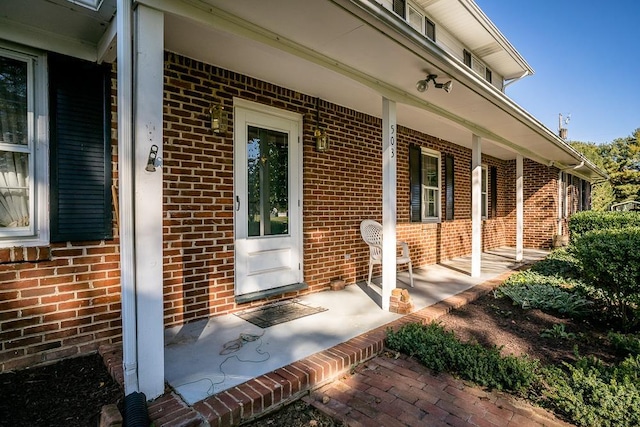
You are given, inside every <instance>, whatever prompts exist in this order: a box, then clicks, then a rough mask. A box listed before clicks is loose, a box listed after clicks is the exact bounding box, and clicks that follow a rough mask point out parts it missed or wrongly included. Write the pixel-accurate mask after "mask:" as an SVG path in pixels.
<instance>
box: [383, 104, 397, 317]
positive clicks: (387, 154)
mask: <svg viewBox="0 0 640 427" xmlns="http://www.w3.org/2000/svg"><path fill="white" fill-rule="evenodd" d="M397 163H398V147H397V123H396V103H395V102H393V101H391V100H389V99H387V98H382V235H383V236H384V238H383V239H382V309H383V310H385V311H389V302H390V299H391V291H392V290H393V289H395V288H396V280H397V272H396V268H397V264H396V256H397V255H396V221H397V176H396V174H397Z"/></svg>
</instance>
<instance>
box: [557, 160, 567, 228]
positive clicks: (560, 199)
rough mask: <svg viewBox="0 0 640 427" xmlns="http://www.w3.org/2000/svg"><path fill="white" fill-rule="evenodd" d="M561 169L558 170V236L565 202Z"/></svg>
mask: <svg viewBox="0 0 640 427" xmlns="http://www.w3.org/2000/svg"><path fill="white" fill-rule="evenodd" d="M563 176H564V175H563V173H562V171H559V172H558V220H557V223H558V225H557V229H558V236H562V232H563V230H562V228H563V227H562V218H563V216H564V209H563V208H564V204H565V203H566V199H565V194H564V180H563V179H562V177H563Z"/></svg>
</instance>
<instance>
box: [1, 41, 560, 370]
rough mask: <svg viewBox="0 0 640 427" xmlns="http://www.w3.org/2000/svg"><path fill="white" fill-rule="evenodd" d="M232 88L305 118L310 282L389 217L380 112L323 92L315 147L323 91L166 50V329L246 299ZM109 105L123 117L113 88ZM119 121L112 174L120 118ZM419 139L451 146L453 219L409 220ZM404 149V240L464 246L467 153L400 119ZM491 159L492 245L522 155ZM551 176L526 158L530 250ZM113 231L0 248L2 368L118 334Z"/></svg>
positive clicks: (545, 219) (426, 256) (488, 232)
mask: <svg viewBox="0 0 640 427" xmlns="http://www.w3.org/2000/svg"><path fill="white" fill-rule="evenodd" d="M114 87H115V80H114ZM233 97H239V98H243V99H247V100H250V101H254V102H259V103H262V104H265V105H269V106H273V107H277V108H281V109H285V110H288V111H293V112H296V113H299V114H301V115H302V116H303V120H304V123H303V170H304V172H303V185H304V188H303V192H304V194H303V196H304V207H303V215H304V226H303V243H304V277H305V281H306V282H307V283H308V284H309V290H308V291H306V292H314V291H320V290H323V289H327V288H328V286H329V283H330V281H331V280H332V279H334V278H342V279H344V280H345V281H346V282H347V283H354V282H356V281H357V280H363V279H364V278H365V276H366V274H367V272H368V248H367V247H366V245H365V244H364V243H363V242H362V240H361V238H360V234H359V224H360V222H361V221H362V220H363V219H365V218H373V219H377V220H381V217H382V202H381V199H382V189H381V184H380V183H381V180H382V167H381V148H380V140H381V121H380V119H378V118H375V117H371V116H368V115H366V114H362V113H359V112H356V111H353V110H350V109H347V108H344V107H341V106H337V105H333V104H330V103H328V102H325V101H321V102H320V110H321V112H322V113H321V115H320V120H321V126H322V127H324V128H326V129H327V132H328V134H329V135H330V138H331V148H330V150H329V151H328V152H325V153H318V152H317V151H316V150H315V148H314V147H315V145H314V139H313V130H314V129H315V126H316V119H315V117H316V99H315V98H313V97H311V96H308V95H304V94H301V93H298V92H295V91H292V90H289V89H286V88H281V87H277V86H275V85H272V84H269V83H266V82H262V81H258V80H255V79H253V78H250V77H247V76H243V75H240V74H237V73H233V72H231V71H227V70H221V69H218V68H216V67H214V66H211V65H206V64H202V63H199V62H197V61H194V60H190V59H188V58H184V57H181V56H178V55H175V54H169V53H168V54H167V55H166V62H165V99H164V147H163V151H164V153H163V155H164V167H163V173H164V174H165V179H164V184H163V203H164V212H163V218H164V221H163V233H164V243H163V254H164V266H163V269H164V283H163V286H164V295H165V297H164V309H165V325H166V326H170V325H177V324H181V323H183V322H188V321H192V320H195V319H200V318H205V317H207V316H210V315H218V314H223V313H228V312H231V311H234V310H238V309H241V308H245V307H247V306H249V305H251V304H245V305H243V306H239V305H237V304H236V303H235V299H234V292H233V283H234V236H233V226H234V225H233V209H234V203H233V199H234V193H233V137H232V136H233V117H231V120H230V128H229V130H228V132H227V134H225V135H215V134H213V133H212V132H211V131H210V129H209V122H210V119H209V117H208V110H209V107H210V106H211V104H213V103H219V102H222V104H223V105H224V107H225V109H226V110H227V111H229V112H231V111H233V110H232V106H233ZM113 105H114V108H113V113H114V120H115V89H114V96H113ZM113 129H114V131H113V165H114V171H113V177H114V183H116V184H117V170H116V165H117V149H116V147H117V142H116V141H115V139H116V138H115V121H114V123H113ZM411 143H414V144H418V145H421V146H424V147H427V148H430V149H434V150H437V151H440V152H441V153H442V154H443V158H444V154H447V153H449V154H452V155H453V156H455V193H456V194H455V220H452V221H442V223H440V224H421V223H411V222H409V170H408V147H409V144H411ZM398 150H399V151H398V188H397V193H398V238H399V239H402V240H406V241H408V242H409V245H410V247H411V252H412V258H413V260H414V265H416V266H419V265H426V264H432V263H435V262H438V261H440V260H444V259H448V258H451V257H455V256H459V255H463V254H468V253H470V251H471V214H470V197H471V184H470V177H469V166H470V162H471V152H470V150H469V149H466V148H463V147H461V146H458V145H455V144H452V143H449V142H447V141H443V140H440V139H437V138H433V137H431V136H429V135H426V134H423V133H420V132H416V131H413V130H410V129H406V128H403V127H400V128H399V134H398ZM483 163H485V164H487V165H489V166H496V167H497V170H498V183H497V185H498V195H499V196H500V198H499V200H498V212H497V216H496V217H495V218H489V219H487V220H486V221H483V238H484V246H485V249H486V248H490V247H495V246H502V245H514V244H515V234H514V229H515V201H514V192H515V190H514V188H513V187H514V186H513V182H514V177H515V172H514V170H515V162H514V161H502V160H499V159H494V158H491V157H488V156H483ZM442 169H444V168H442ZM556 178H557V170H553V169H548V168H546V167H545V166H542V165H539V164H537V163H535V162H532V161H525V186H526V190H525V200H526V201H525V203H526V204H525V224H526V226H525V246H527V247H544V246H548V244H549V243H550V239H551V236H552V234H553V232H554V230H555V228H554V227H555V212H556V206H555V202H554V201H553V200H555V197H556V196H555V195H556V194H557V193H554V192H556V191H557V188H556V186H555V185H556V184H555V179H556ZM442 179H444V176H443V177H442ZM502 195H504V197H502ZM442 204H444V195H443V198H442ZM114 217H115V216H114ZM114 227H115V228H116V233H115V235H116V239H115V240H113V241H98V242H74V243H67V244H56V245H51V246H47V247H42V248H31V249H28V250H25V249H24V248H6V249H2V250H0V369H1V370H2V371H5V370H11V369H17V368H21V367H25V366H33V365H37V364H41V363H48V362H50V361H55V360H57V359H60V358H64V357H69V356H73V355H77V354H82V353H88V352H91V351H94V350H96V349H97V347H98V346H99V345H101V344H103V343H113V342H118V341H120V340H121V320H120V281H119V275H120V274H119V254H118V244H119V242H118V240H117V227H116V225H115V224H114ZM288 296H291V295H288ZM258 303H261V302H258Z"/></svg>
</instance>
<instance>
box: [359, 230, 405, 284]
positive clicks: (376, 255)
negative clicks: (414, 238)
mask: <svg viewBox="0 0 640 427" xmlns="http://www.w3.org/2000/svg"><path fill="white" fill-rule="evenodd" d="M360 234H361V235H362V239H363V240H364V241H365V243H366V244H367V245H369V280H367V284H368V285H369V286H371V274H372V273H373V266H374V265H375V264H382V225H381V224H380V223H379V222H376V221H373V220H371V219H365V220H364V221H362V222H361V223H360ZM398 245H401V246H402V256H399V257H397V258H396V264H398V265H401V264H408V265H409V281H410V282H411V287H412V288H413V270H412V268H411V257H410V256H409V245H408V244H407V243H406V242H398Z"/></svg>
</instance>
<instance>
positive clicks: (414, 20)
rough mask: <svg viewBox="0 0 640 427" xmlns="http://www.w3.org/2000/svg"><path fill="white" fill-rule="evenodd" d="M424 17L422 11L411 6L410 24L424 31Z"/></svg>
mask: <svg viewBox="0 0 640 427" xmlns="http://www.w3.org/2000/svg"><path fill="white" fill-rule="evenodd" d="M422 18H423V16H422V14H421V13H420V12H418V11H417V10H415V9H414V8H413V7H411V6H409V18H408V21H409V25H411V26H412V27H413V28H415V29H416V30H418V31H420V32H422Z"/></svg>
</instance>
